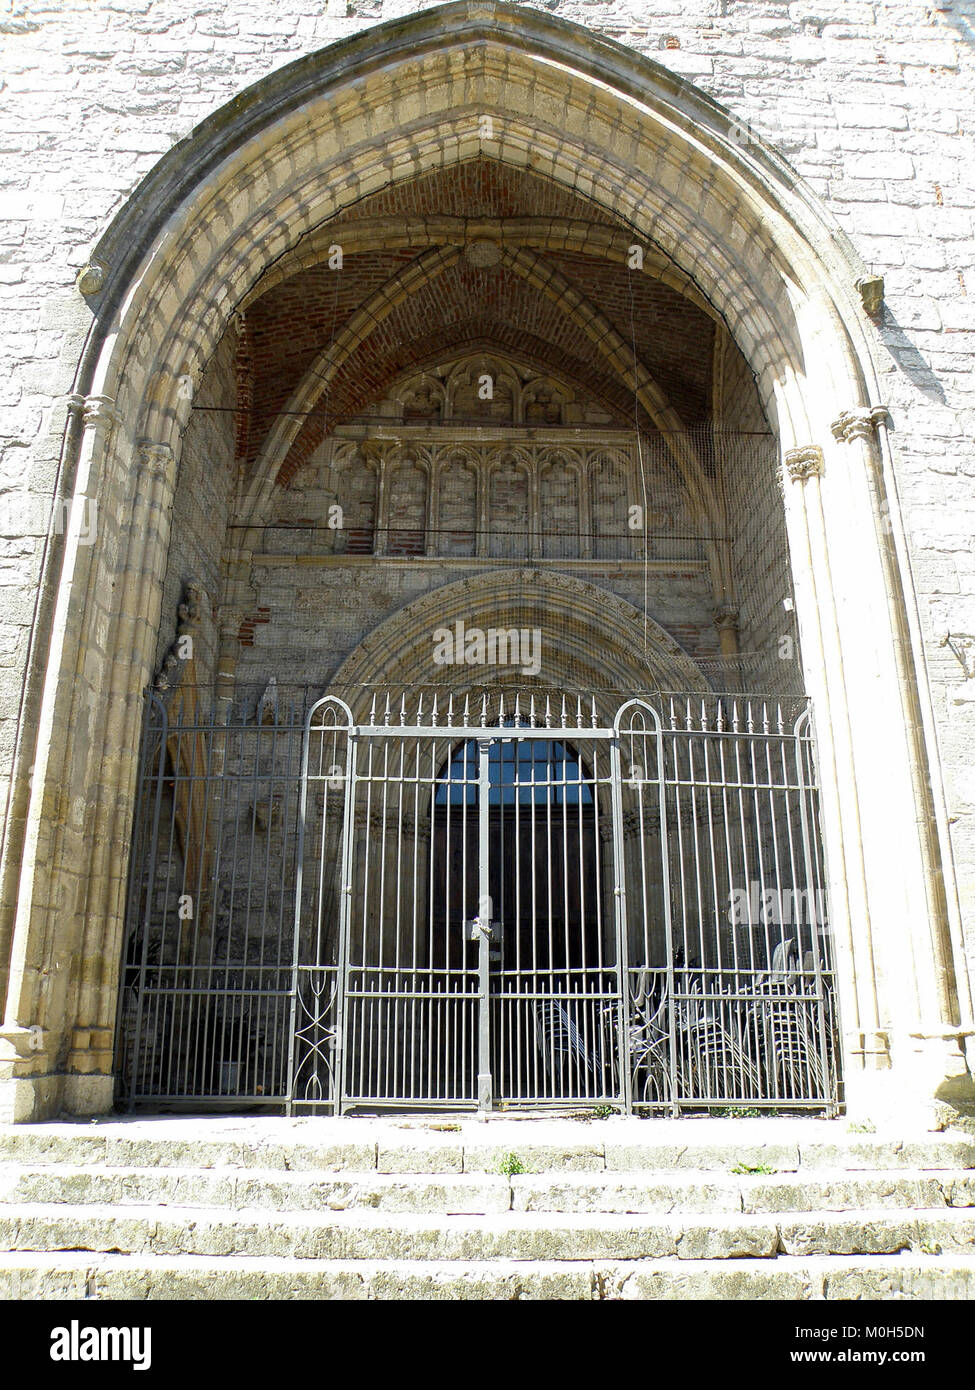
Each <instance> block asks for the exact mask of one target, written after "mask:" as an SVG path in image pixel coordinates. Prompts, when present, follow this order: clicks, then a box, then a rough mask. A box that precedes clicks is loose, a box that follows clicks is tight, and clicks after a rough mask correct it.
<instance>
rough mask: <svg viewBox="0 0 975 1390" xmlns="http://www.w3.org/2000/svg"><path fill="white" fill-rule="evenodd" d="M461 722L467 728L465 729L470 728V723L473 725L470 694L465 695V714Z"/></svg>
mask: <svg viewBox="0 0 975 1390" xmlns="http://www.w3.org/2000/svg"><path fill="white" fill-rule="evenodd" d="M461 722H462V724H463V725H464V728H465V729H467V728H469V727H470V723H471V697H470V695H468V694H466V693H465V695H464V713H463V716H462V719H461Z"/></svg>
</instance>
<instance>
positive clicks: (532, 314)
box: [237, 159, 715, 482]
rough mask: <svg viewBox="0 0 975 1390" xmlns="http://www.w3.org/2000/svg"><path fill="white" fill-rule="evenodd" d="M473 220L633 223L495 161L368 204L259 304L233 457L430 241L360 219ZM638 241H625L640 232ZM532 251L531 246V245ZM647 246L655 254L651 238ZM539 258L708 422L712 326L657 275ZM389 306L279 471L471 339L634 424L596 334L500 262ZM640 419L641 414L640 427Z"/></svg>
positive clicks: (609, 264) (690, 418)
mask: <svg viewBox="0 0 975 1390" xmlns="http://www.w3.org/2000/svg"><path fill="white" fill-rule="evenodd" d="M437 217H440V218H444V217H450V218H464V219H467V220H469V221H478V220H488V219H490V220H492V221H494V220H496V219H506V220H514V219H518V220H519V221H520V220H524V219H532V220H533V222H534V225H535V227H536V229H537V230H538V232H540V233H541V234H543V235H544V232H545V224H546V222H552V221H553V220H556V219H559V220H562V221H565V220H571V221H573V222H575V223H576V224H579V223H586V224H589V225H590V226H592V227H594V228H597V229H601V230H602V231H603V233H606V232H612V233H617V234H619V233H622V235H623V236H624V238H626V239H627V240H628V239H629V232H628V229H627V228H626V227H625V226H624V225H623V224H622V223H617V222H615V221H614V220H613V219H612V218H611V217H610V216H609V215H608V214H607V213H606V212H605V211H604V210H603V209H602V208H599V207H597V206H596V205H595V204H594V203H592V202H590V201H589V200H587V199H585V198H583V197H580V196H577V195H575V194H572V193H570V192H569V191H568V190H566V189H564V188H561V187H559V186H558V185H556V184H554V183H552V182H550V181H549V180H547V179H545V178H543V177H541V176H539V175H536V174H532V173H529V172H527V171H524V170H519V169H514V168H510V167H507V166H503V165H500V164H497V163H494V162H492V161H489V160H483V159H482V160H476V161H473V162H471V163H469V164H465V165H461V166H455V167H452V168H450V169H447V170H441V171H437V172H435V173H433V174H430V175H427V176H425V177H423V178H419V179H416V180H414V181H412V182H409V183H404V184H400V185H398V186H396V187H395V188H393V189H389V190H384V191H382V192H380V193H376V194H374V195H372V196H371V197H368V198H365V199H363V200H362V201H361V202H360V203H359V204H358V205H357V206H356V208H355V209H354V211H353V212H352V213H346V214H344V215H343V217H342V219H341V221H337V222H336V223H334V224H332V225H331V226H330V227H329V228H328V229H326V236H325V238H324V239H323V240H322V241H321V245H322V247H323V253H322V259H321V261H320V262H319V263H318V264H312V265H310V266H305V267H304V268H301V269H297V270H296V272H295V273H294V274H292V275H290V276H289V277H288V278H285V279H283V280H281V279H278V280H277V281H276V282H275V283H273V284H272V285H271V287H270V288H269V289H268V290H267V291H266V292H265V293H264V294H260V286H258V287H257V289H258V296H257V297H256V298H253V299H252V300H251V302H250V304H249V307H248V308H247V311H246V315H245V321H244V323H245V326H244V333H243V335H242V337H241V339H240V346H239V349H238V374H239V381H238V387H239V403H240V404H242V405H244V404H249V407H250V408H249V410H245V411H243V412H242V413H241V415H240V417H239V423H238V437H237V451H238V455H239V457H240V458H241V460H242V462H244V463H245V466H246V464H251V463H253V461H254V459H255V458H256V457H257V455H258V453H259V452H260V449H261V445H262V443H263V442H264V440H265V438H266V437H267V434H268V431H269V430H270V428H271V426H272V425H273V423H274V421H275V419H276V418H277V415H278V413H279V412H280V411H281V410H283V409H285V408H286V406H287V403H288V400H289V397H290V396H291V393H292V391H293V390H294V389H295V388H296V387H297V385H298V383H299V382H300V381H301V379H302V377H303V376H304V375H305V373H306V372H307V371H308V370H309V368H310V367H311V366H312V364H313V363H314V362H315V359H316V358H317V357H318V356H319V355H320V354H321V353H322V352H323V350H325V349H327V348H328V347H329V345H330V344H331V343H332V342H333V341H334V339H335V338H336V337H337V336H338V335H339V334H340V333H341V331H342V329H343V327H344V326H345V325H346V324H348V322H349V320H350V318H351V317H352V315H353V314H355V313H356V311H357V310H359V309H360V308H361V307H362V305H363V304H364V303H366V302H367V301H368V300H369V299H370V297H371V296H373V295H375V294H376V293H377V292H380V291H382V290H383V289H384V287H385V288H386V289H387V290H388V289H394V287H395V285H396V280H397V277H399V276H402V275H403V274H404V272H406V271H408V270H409V269H410V268H411V266H412V265H413V264H414V263H415V262H416V261H417V260H418V259H419V258H420V257H421V256H423V255H425V254H428V253H429V252H430V249H431V245H435V244H436V242H435V241H434V242H431V241H430V239H429V237H421V238H418V242H417V244H416V245H410V244H407V245H403V244H402V240H403V238H402V236H397V237H393V238H391V241H392V244H391V245H388V246H386V247H384V246H383V245H382V242H381V240H380V242H379V244H378V245H377V244H376V243H375V238H373V240H372V244H371V249H363V250H359V251H356V250H355V249H354V247H355V241H356V236H355V233H356V229H357V228H360V229H361V228H362V227H364V226H365V225H366V224H368V223H374V222H375V221H376V220H377V219H387V220H388V222H389V225H391V226H393V227H397V226H399V225H403V226H405V224H406V223H407V222H408V221H414V222H416V221H418V220H419V221H422V219H427V218H437ZM329 238H331V239H332V240H334V241H335V242H337V243H338V244H340V245H343V243H344V244H345V246H347V247H348V248H349V249H348V250H347V251H346V253H345V254H344V257H343V265H342V268H341V270H340V271H336V270H334V269H330V268H329V266H328V264H327V260H326V251H327V247H328V245H329ZM635 239H636V238H634V240H635ZM536 249H537V244H536ZM654 249H655V248H654ZM539 254H540V255H541V256H542V258H543V264H544V267H545V268H546V269H547V268H548V267H551V269H552V270H553V271H554V272H557V273H559V274H560V275H561V276H563V277H564V278H565V280H566V281H567V282H568V284H569V286H570V287H571V288H572V289H573V290H575V291H577V292H578V294H579V295H581V296H583V297H584V298H585V299H586V300H588V301H589V302H590V303H591V304H592V305H593V306H594V307H595V309H596V310H598V312H599V313H600V314H602V315H603V316H604V317H605V318H606V319H608V320H609V322H610V324H611V325H612V327H613V328H615V329H616V331H617V332H618V333H619V335H620V337H621V338H622V339H623V340H624V342H625V343H626V344H627V345H629V344H630V343H631V342H633V343H634V345H635V350H636V354H637V357H638V359H639V361H640V363H641V364H642V366H643V367H645V368H646V369H647V370H648V371H649V372H650V374H651V376H652V377H653V378H654V380H655V381H656V383H657V384H658V386H659V387H660V388H661V389H662V390H663V392H664V393H665V395H666V396H667V397H668V399H669V401H670V403H671V405H672V406H673V407H674V409H675V410H676V411H677V413H678V414H679V415H680V417H681V419H682V421H683V422H684V423H685V424H686V425H687V426H688V427H693V426H695V425H700V424H703V423H705V422H706V421H707V419H708V417H709V405H710V400H709V397H710V380H711V363H712V358H713V343H714V331H715V326H714V322H713V320H712V319H711V318H709V317H708V315H707V314H705V313H704V311H703V310H702V309H700V308H698V307H697V306H696V305H695V304H693V303H691V302H690V300H688V299H687V298H685V297H684V296H683V295H681V294H680V293H678V291H676V290H674V289H671V288H670V287H669V286H668V285H665V284H664V283H662V281H661V280H659V279H657V278H655V277H654V275H653V273H652V272H651V271H644V273H642V274H634V273H633V272H632V271H631V270H630V269H629V268H628V267H627V266H626V265H625V264H623V263H621V262H620V260H619V259H616V260H615V261H614V260H611V259H608V258H605V257H602V256H599V255H593V254H589V253H588V252H584V251H572V250H567V249H564V248H563V247H559V248H558V249H551V250H549V249H541V250H540V251H539ZM394 297H396V298H397V302H396V304H395V306H394V307H393V309H392V311H391V312H389V313H387V314H385V315H384V316H383V317H382V318H381V319H380V321H379V322H377V324H376V326H375V328H374V329H373V330H372V331H371V332H370V333H368V334H367V335H366V337H365V338H364V339H363V341H362V342H361V343H360V344H359V345H358V347H357V348H356V349H355V350H354V351H353V352H352V353H351V355H350V356H349V357H348V358H347V359H346V360H345V361H344V363H343V364H342V366H341V367H340V369H339V370H338V372H337V373H336V375H335V377H334V379H333V381H332V382H331V383H330V385H329V387H328V389H327V391H326V392H325V393H324V394H323V395H322V397H321V399H320V400H319V402H318V405H317V407H316V409H315V412H314V413H313V414H312V415H310V416H309V418H308V419H307V420H306V421H305V424H304V425H303V427H302V428H301V430H300V432H299V434H298V436H297V438H296V439H295V441H294V444H293V445H292V454H293V457H291V458H289V459H288V461H287V464H286V465H285V467H284V468H283V469H282V472H281V475H280V480H281V481H283V482H284V481H286V480H287V478H288V477H289V476H291V475H292V474H293V472H294V470H295V468H296V467H297V466H298V465H299V464H300V462H302V461H303V460H304V459H305V458H307V457H308V455H309V454H310V452H311V451H312V450H313V449H314V448H315V447H317V445H318V443H319V442H320V440H321V439H322V437H323V435H324V434H325V433H326V432H327V431H328V430H329V429H330V428H332V426H333V425H335V424H337V423H340V422H342V421H346V420H348V419H350V418H352V417H354V416H355V415H357V414H361V413H362V412H363V411H364V410H366V408H367V407H368V406H369V405H370V403H372V402H374V401H376V400H379V399H381V398H382V396H383V395H384V392H385V390H386V388H387V387H388V385H389V384H390V383H391V382H392V381H393V380H394V379H395V378H396V377H397V376H399V375H400V374H401V373H403V372H404V371H406V370H408V369H409V368H411V367H414V366H420V365H432V364H434V363H435V362H436V361H437V360H438V358H443V359H447V358H449V357H451V356H455V355H456V354H457V353H458V352H459V351H463V350H465V349H468V348H470V349H475V348H485V349H489V350H494V351H497V352H500V353H502V354H504V353H505V352H506V351H507V352H509V353H511V354H512V355H515V356H517V357H518V358H520V359H521V360H523V361H526V362H528V363H530V364H532V365H533V366H535V367H537V369H538V370H539V371H540V372H544V371H546V370H550V371H551V372H552V373H553V374H554V375H557V376H559V377H561V378H563V379H566V378H568V379H569V380H571V381H572V382H574V383H575V384H577V385H578V386H579V387H581V388H582V389H583V390H584V391H585V392H586V393H587V394H588V395H590V396H591V397H594V398H596V399H597V400H599V401H600V402H601V403H602V404H603V405H604V406H605V408H606V409H607V410H608V411H609V412H610V414H611V415H612V416H614V417H615V418H616V419H617V420H618V422H619V423H620V424H621V425H625V426H630V425H632V423H633V418H634V402H633V393H632V389H631V388H630V387H629V386H628V385H627V384H625V383H624V382H623V381H622V380H621V379H620V377H619V376H618V375H617V374H616V373H615V372H614V370H613V368H612V367H611V366H610V364H609V363H608V362H607V360H606V359H605V358H604V357H603V356H601V355H600V353H599V351H598V350H597V348H596V346H595V344H594V343H593V341H592V338H591V337H590V336H589V335H588V334H587V333H586V332H585V331H584V329H583V328H582V327H580V326H579V325H578V324H577V323H575V322H574V321H573V320H572V318H571V317H570V316H569V315H568V314H567V312H566V310H565V308H564V307H563V306H562V305H561V304H559V303H557V302H556V301H555V300H554V299H553V298H552V297H551V296H549V295H546V294H545V293H544V292H543V291H542V290H541V289H540V288H538V287H537V286H536V285H535V284H533V283H532V282H531V281H530V280H528V279H526V278H525V277H524V275H520V274H518V273H516V271H515V270H513V269H512V268H511V267H510V266H509V265H507V264H505V263H504V262H502V263H501V264H498V265H494V266H489V267H476V266H473V265H471V264H469V263H468V262H467V261H466V260H465V259H463V258H461V259H460V260H458V261H457V262H456V263H455V264H453V265H450V266H449V267H448V268H446V269H444V270H442V271H441V272H440V273H439V274H437V275H435V276H433V277H432V278H430V279H429V280H427V281H426V282H425V283H422V284H420V285H419V286H418V287H417V288H416V289H414V290H413V291H412V292H411V293H408V294H405V295H400V296H395V295H394ZM644 423H646V424H649V422H646V421H644Z"/></svg>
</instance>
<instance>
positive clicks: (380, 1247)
mask: <svg viewBox="0 0 975 1390" xmlns="http://www.w3.org/2000/svg"><path fill="white" fill-rule="evenodd" d="M0 1248H2V1249H6V1250H33V1251H37V1252H43V1251H57V1250H91V1251H101V1252H113V1251H118V1252H120V1253H124V1254H138V1253H151V1254H159V1255H216V1256H233V1257H234V1258H235V1259H236V1258H237V1257H238V1256H254V1257H260V1258H264V1257H268V1256H274V1257H286V1258H296V1259H325V1260H358V1259H362V1260H410V1259H413V1260H440V1261H453V1260H472V1259H478V1260H495V1259H509V1260H531V1261H537V1260H561V1261H565V1260H646V1259H661V1258H667V1257H673V1256H676V1257H679V1258H680V1259H682V1260H710V1259H738V1258H742V1257H750V1258H756V1259H768V1258H771V1257H773V1256H776V1255H778V1254H788V1255H848V1254H849V1255H852V1254H857V1255H860V1254H863V1255H882V1254H896V1253H898V1252H900V1251H905V1250H913V1251H917V1252H920V1253H928V1254H938V1253H942V1252H958V1253H964V1254H969V1255H971V1254H975V1210H973V1209H971V1208H967V1209H966V1208H954V1209H953V1208H946V1207H942V1208H940V1209H936V1210H913V1211H894V1210H884V1209H867V1210H863V1211H856V1212H818V1211H817V1212H788V1213H782V1214H779V1215H777V1216H775V1215H761V1214H755V1215H749V1214H745V1213H742V1214H739V1215H735V1214H725V1213H711V1214H703V1215H702V1214H698V1215H685V1216H679V1217H677V1216H659V1215H653V1214H643V1215H639V1214H635V1215H634V1214H627V1215H618V1214H606V1213H602V1214H597V1215H592V1214H581V1213H571V1214H563V1213H553V1212H523V1211H516V1212H502V1213H498V1214H494V1215H487V1216H470V1215H460V1216H446V1215H439V1216H437V1217H434V1218H431V1217H429V1216H424V1215H415V1214H398V1213H392V1212H376V1211H366V1210H362V1209H358V1210H354V1211H344V1212H341V1211H337V1212H328V1213H327V1214H326V1213H318V1212H277V1211H273V1212H268V1211H251V1210H241V1211H237V1212H228V1211H226V1210H214V1209H209V1208H182V1207H165V1208H161V1207H159V1206H143V1207H139V1206H131V1207H121V1208H120V1207H117V1206H106V1205H100V1204H98V1205H91V1206H81V1207H71V1206H65V1205H56V1204H46V1203H34V1204H30V1203H28V1204H15V1203H8V1204H6V1205H5V1206H3V1207H0Z"/></svg>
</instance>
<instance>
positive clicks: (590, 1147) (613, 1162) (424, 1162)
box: [0, 1117, 975, 1174]
mask: <svg viewBox="0 0 975 1390" xmlns="http://www.w3.org/2000/svg"><path fill="white" fill-rule="evenodd" d="M839 1123H841V1122H837V1121H815V1120H800V1121H792V1122H789V1121H785V1120H751V1119H741V1120H736V1119H727V1120H715V1119H708V1120H705V1121H703V1122H698V1121H695V1120H634V1119H622V1118H618V1119H611V1120H606V1121H602V1122H598V1123H597V1122H592V1123H589V1124H581V1123H579V1122H578V1121H575V1122H573V1121H544V1120H540V1121H535V1122H532V1121H515V1120H505V1119H499V1120H492V1121H490V1122H488V1123H485V1124H479V1123H478V1122H477V1121H476V1120H473V1119H470V1118H466V1117H465V1118H464V1119H463V1120H459V1121H456V1122H450V1121H440V1122H428V1123H426V1124H422V1123H419V1122H418V1123H415V1124H412V1125H411V1124H406V1123H403V1124H400V1125H396V1124H391V1123H390V1122H389V1121H373V1120H367V1119H349V1118H338V1119H325V1118H323V1119H309V1120H284V1119H275V1118H270V1119H266V1118H257V1119H249V1120H247V1121H240V1120H236V1121H234V1122H230V1121H221V1120H220V1119H219V1118H217V1119H205V1120H201V1119H194V1120H180V1119H171V1118H168V1117H167V1118H165V1119H163V1118H157V1119H154V1120H133V1121H114V1122H112V1121H109V1122H98V1123H96V1124H90V1125H85V1124H70V1123H65V1124H49V1125H30V1126H23V1125H20V1126H16V1125H6V1126H0V1162H4V1163H17V1164H20V1165H22V1166H28V1165H29V1166H36V1165H40V1164H47V1163H67V1164H72V1165H75V1166H80V1165H89V1164H98V1165H107V1166H110V1167H119V1168H120V1167H132V1168H194V1169H195V1168H220V1167H227V1168H258V1169H283V1170H289V1171H292V1172H294V1171H305V1172H333V1173H339V1172H341V1173H353V1172H368V1171H373V1172H379V1173H440V1174H448V1173H496V1172H498V1171H499V1169H500V1168H501V1167H502V1166H504V1165H507V1166H508V1167H509V1168H511V1167H512V1166H513V1165H512V1157H513V1159H514V1162H515V1163H516V1164H517V1166H518V1168H520V1170H521V1171H528V1172H535V1173H542V1172H549V1171H558V1172H615V1173H632V1172H635V1171H640V1172H644V1171H653V1172H655V1173H669V1172H681V1171H697V1172H725V1173H727V1172H730V1170H731V1169H733V1168H736V1167H739V1168H740V1167H744V1168H765V1169H769V1170H772V1171H773V1172H775V1173H796V1172H799V1171H806V1170H824V1171H836V1170H843V1169H846V1170H849V1171H860V1172H863V1171H879V1170H882V1171H891V1170H900V1169H913V1170H917V1169H924V1170H931V1171H947V1170H957V1169H975V1137H972V1136H969V1135H964V1134H945V1135H931V1136H929V1137H919V1138H916V1139H911V1140H902V1139H900V1138H898V1137H897V1136H896V1135H893V1134H889V1135H886V1136H885V1135H883V1134H858V1133H851V1132H849V1131H848V1130H844V1129H842V1128H839V1127H838V1124H839ZM779 1133H781V1136H782V1137H781V1138H780V1137H776V1136H777V1134H779ZM516 1171H517V1169H516Z"/></svg>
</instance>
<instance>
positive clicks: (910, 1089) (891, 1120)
mask: <svg viewBox="0 0 975 1390" xmlns="http://www.w3.org/2000/svg"><path fill="white" fill-rule="evenodd" d="M973 1046H975V1034H973V1033H972V1031H971V1030H968V1029H938V1030H930V1031H925V1032H921V1031H918V1032H914V1033H909V1034H900V1035H894V1036H892V1037H891V1048H890V1053H889V1056H888V1059H887V1063H886V1065H883V1064H881V1063H880V1057H879V1055H878V1054H873V1053H871V1052H870V1051H869V1050H867V1049H865V1050H864V1051H863V1052H861V1054H860V1056H859V1061H860V1065H859V1066H858V1065H856V1064H855V1062H856V1060H857V1059H856V1058H854V1059H853V1060H854V1065H853V1066H852V1067H851V1066H850V1065H849V1061H850V1060H851V1059H850V1058H849V1056H848V1059H847V1061H848V1065H847V1071H846V1076H845V1078H844V1093H845V1102H846V1104H845V1108H846V1113H847V1115H849V1116H850V1118H851V1119H854V1120H870V1121H873V1122H874V1123H875V1124H882V1125H884V1126H885V1127H890V1126H894V1127H897V1126H899V1127H901V1128H903V1129H904V1130H905V1132H906V1131H908V1130H911V1129H913V1130H917V1129H918V1128H921V1129H925V1130H942V1129H945V1128H946V1127H947V1126H948V1125H951V1124H955V1123H956V1122H958V1121H962V1120H964V1119H965V1118H966V1116H967V1115H970V1114H975V1079H973V1075H972V1068H971V1065H970V1062H969V1057H970V1056H971V1055H972V1053H973ZM966 1054H967V1055H966ZM864 1063H866V1065H864ZM871 1063H872V1065H871Z"/></svg>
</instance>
